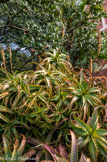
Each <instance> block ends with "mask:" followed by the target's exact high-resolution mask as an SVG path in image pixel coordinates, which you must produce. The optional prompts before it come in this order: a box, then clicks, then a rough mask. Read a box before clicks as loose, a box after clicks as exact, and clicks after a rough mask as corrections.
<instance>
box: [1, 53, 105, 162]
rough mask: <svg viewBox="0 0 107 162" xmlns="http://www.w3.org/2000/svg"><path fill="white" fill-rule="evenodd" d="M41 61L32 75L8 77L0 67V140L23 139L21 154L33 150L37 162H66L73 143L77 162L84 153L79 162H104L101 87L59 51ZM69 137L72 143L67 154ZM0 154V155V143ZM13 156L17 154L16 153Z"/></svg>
mask: <svg viewBox="0 0 107 162" xmlns="http://www.w3.org/2000/svg"><path fill="white" fill-rule="evenodd" d="M42 57H43V59H42ZM42 57H41V60H40V63H39V64H37V67H36V70H35V71H25V72H21V73H20V72H12V73H9V72H8V71H7V70H6V67H5V66H4V68H3V65H2V67H1V74H2V75H1V78H0V105H1V106H0V112H1V119H2V120H0V135H1V137H2V136H3V139H4V140H3V141H7V138H8V139H9V140H10V141H11V142H12V143H13V141H15V139H19V137H20V135H22V134H23V136H24V137H25V138H26V141H27V142H26V145H24V148H23V149H24V150H23V151H24V153H25V152H26V150H27V149H30V150H32V144H33V149H34V150H35V153H34V155H33V156H35V157H36V158H37V157H38V159H39V161H42V160H47V161H48V160H54V161H58V160H59V161H60V160H61V161H62V160H65V161H67V160H69V159H70V154H69V153H68V152H70V150H71V152H73V150H75V147H77V146H76V145H75V144H73V142H75V141H76V137H77V145H78V148H79V151H78V156H79V159H80V156H81V152H84V150H85V149H86V148H87V152H86V153H85V155H83V154H82V157H81V159H83V158H84V159H85V161H86V159H87V158H85V156H86V157H89V158H90V159H92V161H93V160H94V161H96V159H97V158H99V156H101V157H102V155H101V154H99V152H101V153H102V154H103V159H104V158H107V142H106V135H107V131H106V129H105V128H106V127H105V124H106V120H105V119H106V113H105V110H106V107H105V105H106V104H105V103H106V101H105V94H106V89H105V88H104V89H103V86H101V85H103V82H99V81H96V78H93V77H92V76H91V74H90V72H89V71H88V70H84V69H79V68H73V67H72V65H71V64H70V62H69V61H68V58H67V57H66V55H64V54H60V53H59V51H55V50H54V54H51V53H44V54H43V55H42ZM4 64H5V62H4ZM31 64H32V63H31ZM33 64H34V62H33ZM104 84H105V83H104ZM96 107H97V109H98V111H96ZM97 113H98V114H97ZM3 115H4V116H3ZM74 115H75V121H76V122H77V124H76V123H75V121H74V118H73V116H74ZM91 116H92V117H91ZM98 116H99V117H98ZM98 118H99V121H98ZM103 118H104V120H102V119H103ZM86 123H87V124H86ZM99 125H100V126H101V127H102V128H103V129H100V128H99ZM72 129H73V130H74V132H75V133H76V136H75V135H74V134H73V132H72ZM69 132H70V133H71V134H70V133H69ZM5 136H7V137H5ZM71 136H72V139H74V140H73V141H72V146H73V147H72V149H70V148H71V146H70V145H71V144H70V142H71V140H70V137H71ZM22 141H23V140H22ZM22 143H23V142H22ZM74 145H75V146H74ZM80 146H81V148H80ZM7 147H8V146H7ZM92 148H93V152H91V149H92ZM63 149H64V150H65V151H64V154H63V153H62V150H63ZM0 150H1V152H2V153H3V155H4V152H5V151H2V150H4V148H3V143H1V146H0ZM15 151H16V153H15V154H17V149H16V150H15ZM89 152H90V154H89ZM13 154H14V151H13ZM72 154H73V153H72ZM64 155H66V156H64ZM9 156H11V157H12V154H11V155H9ZM19 156H20V155H19ZM76 156H77V155H76ZM76 156H75V157H76ZM57 158H58V159H57ZM71 159H73V155H72V156H71ZM74 161H77V159H75V158H74ZM71 162H73V161H72V160H71Z"/></svg>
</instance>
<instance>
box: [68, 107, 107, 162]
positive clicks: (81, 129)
mask: <svg viewBox="0 0 107 162" xmlns="http://www.w3.org/2000/svg"><path fill="white" fill-rule="evenodd" d="M75 121H76V123H77V125H74V124H73V122H72V123H71V127H72V128H73V130H74V132H76V134H78V135H79V137H78V146H79V147H80V148H82V147H84V146H86V145H88V150H89V152H90V157H91V159H92V161H96V160H97V156H98V153H99V151H100V152H101V153H102V154H103V156H104V157H105V158H107V141H106V138H104V136H107V130H106V129H100V128H99V127H98V116H97V110H95V111H94V112H93V115H92V117H91V118H89V121H88V124H86V123H84V122H83V121H82V120H80V119H79V118H77V117H75Z"/></svg>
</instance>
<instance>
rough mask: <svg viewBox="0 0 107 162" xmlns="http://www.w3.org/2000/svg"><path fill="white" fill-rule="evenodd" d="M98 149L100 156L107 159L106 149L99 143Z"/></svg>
mask: <svg viewBox="0 0 107 162" xmlns="http://www.w3.org/2000/svg"><path fill="white" fill-rule="evenodd" d="M98 148H99V151H100V152H101V154H102V155H103V156H104V157H105V158H106V159H107V149H105V148H104V147H102V145H101V144H100V143H98Z"/></svg>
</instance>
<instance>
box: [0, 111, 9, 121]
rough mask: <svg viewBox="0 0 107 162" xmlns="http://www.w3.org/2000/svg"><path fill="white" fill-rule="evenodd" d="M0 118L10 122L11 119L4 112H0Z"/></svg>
mask: <svg viewBox="0 0 107 162" xmlns="http://www.w3.org/2000/svg"><path fill="white" fill-rule="evenodd" d="M0 119H2V120H3V121H5V122H7V123H9V122H10V120H9V119H8V118H7V117H5V116H4V115H3V114H1V113H0Z"/></svg>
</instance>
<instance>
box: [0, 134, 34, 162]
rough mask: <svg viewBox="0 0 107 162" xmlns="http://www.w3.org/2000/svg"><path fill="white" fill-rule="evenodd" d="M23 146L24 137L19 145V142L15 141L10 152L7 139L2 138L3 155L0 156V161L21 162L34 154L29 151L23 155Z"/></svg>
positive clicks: (32, 151) (32, 150) (24, 142)
mask: <svg viewBox="0 0 107 162" xmlns="http://www.w3.org/2000/svg"><path fill="white" fill-rule="evenodd" d="M25 144H26V138H25V136H23V139H22V141H21V144H20V145H19V140H18V139H16V141H15V143H14V146H13V151H12V150H11V148H10V146H9V141H8V139H7V138H6V137H5V136H3V145H4V154H3V153H1V154H0V160H1V161H3V162H22V161H26V160H28V159H29V158H30V157H31V156H32V155H33V154H34V153H35V150H34V149H31V150H29V151H28V152H27V153H25V154H24V155H23V151H24V147H25Z"/></svg>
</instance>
